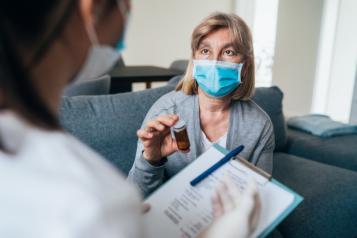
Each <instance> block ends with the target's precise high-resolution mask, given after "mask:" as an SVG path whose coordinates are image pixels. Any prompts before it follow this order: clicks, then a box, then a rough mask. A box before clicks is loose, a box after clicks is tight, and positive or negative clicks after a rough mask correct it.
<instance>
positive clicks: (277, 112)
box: [252, 86, 287, 151]
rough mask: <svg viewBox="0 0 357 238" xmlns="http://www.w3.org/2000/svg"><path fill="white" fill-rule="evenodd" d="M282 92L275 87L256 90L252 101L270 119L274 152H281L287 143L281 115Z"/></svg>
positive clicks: (284, 125) (283, 119) (283, 120)
mask: <svg viewBox="0 0 357 238" xmlns="http://www.w3.org/2000/svg"><path fill="white" fill-rule="evenodd" d="M283 96H284V94H283V92H282V91H281V90H280V89H279V88H278V87H276V86H273V87H268V88H265V87H259V88H256V90H255V93H254V95H253V98H252V99H253V101H254V102H256V103H257V104H258V105H259V106H260V107H261V108H262V109H263V110H264V111H265V112H266V113H267V114H268V115H269V117H270V119H271V121H272V123H273V126H274V134H275V151H283V150H284V149H285V146H286V142H287V134H286V131H287V129H286V123H285V118H284V114H283Z"/></svg>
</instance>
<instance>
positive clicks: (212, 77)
mask: <svg viewBox="0 0 357 238" xmlns="http://www.w3.org/2000/svg"><path fill="white" fill-rule="evenodd" d="M242 67H243V64H236V63H232V62H228V61H216V60H194V61H193V78H194V79H195V80H196V82H197V83H198V85H199V87H200V88H201V89H202V90H203V91H204V92H205V93H206V94H208V95H209V96H211V97H214V98H221V97H224V96H227V95H228V94H230V93H231V92H233V91H234V90H236V89H237V88H238V86H239V84H240V83H241V70H242Z"/></svg>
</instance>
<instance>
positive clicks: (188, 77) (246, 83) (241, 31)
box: [176, 12, 255, 100]
mask: <svg viewBox="0 0 357 238" xmlns="http://www.w3.org/2000/svg"><path fill="white" fill-rule="evenodd" d="M224 28H226V29H228V30H229V32H230V33H231V36H232V39H233V42H232V44H233V47H234V48H235V50H236V51H238V53H240V54H242V55H243V63H244V64H243V68H242V71H241V84H240V85H239V87H238V89H237V90H236V91H235V92H234V93H233V96H232V99H234V100H247V99H249V98H250V97H251V96H252V94H253V92H254V85H255V73H254V71H255V69H254V68H255V66H254V51H253V41H252V35H251V32H250V30H249V27H248V26H247V24H246V23H245V22H244V21H243V19H242V18H240V17H239V16H237V15H235V14H225V13H221V12H216V13H213V14H211V15H210V16H208V17H207V18H205V19H204V20H203V21H202V22H201V23H200V24H199V25H198V26H197V27H196V28H195V29H194V31H193V33H192V40H191V51H192V52H191V57H190V60H189V63H188V66H187V69H186V73H185V75H184V77H183V79H182V80H181V81H180V82H179V83H178V85H177V87H176V91H179V90H182V91H183V92H184V93H185V94H187V95H192V94H197V83H196V80H194V78H193V75H192V70H193V62H192V60H193V57H194V54H195V52H196V51H197V50H198V47H199V45H200V43H201V41H202V40H203V39H204V38H205V37H206V36H207V35H209V34H211V33H213V32H215V31H217V30H220V29H224Z"/></svg>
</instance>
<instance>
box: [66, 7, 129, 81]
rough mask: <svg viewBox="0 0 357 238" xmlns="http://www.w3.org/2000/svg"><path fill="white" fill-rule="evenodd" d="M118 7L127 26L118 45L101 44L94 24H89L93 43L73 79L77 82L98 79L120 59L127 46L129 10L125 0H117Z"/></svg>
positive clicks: (88, 31)
mask: <svg viewBox="0 0 357 238" xmlns="http://www.w3.org/2000/svg"><path fill="white" fill-rule="evenodd" d="M117 4H118V8H119V11H120V13H121V15H122V16H123V18H124V19H123V20H124V21H125V26H124V30H123V33H122V34H121V37H120V39H119V40H118V42H117V44H116V47H112V46H110V45H105V44H100V43H99V41H98V36H97V34H96V32H95V28H94V25H93V24H91V25H87V26H86V31H87V33H88V37H89V39H90V41H91V43H92V46H91V48H90V49H89V53H88V55H87V58H86V60H85V62H84V64H83V65H82V68H81V69H80V71H79V73H78V74H77V76H76V78H75V79H74V80H73V81H74V82H75V83H77V82H81V81H85V80H90V79H96V78H98V77H99V76H102V75H103V74H106V73H108V71H109V70H110V69H111V68H112V67H113V66H114V65H115V63H116V62H117V61H118V59H119V58H120V57H121V53H122V51H123V50H124V48H125V43H124V37H125V32H126V28H127V24H128V19H129V11H128V9H127V7H126V5H125V2H124V0H117Z"/></svg>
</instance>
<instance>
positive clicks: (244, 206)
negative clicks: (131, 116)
mask: <svg viewBox="0 0 357 238" xmlns="http://www.w3.org/2000/svg"><path fill="white" fill-rule="evenodd" d="M212 202H213V215H214V222H213V224H212V226H211V227H210V228H208V230H207V231H206V232H205V234H204V235H203V236H204V237H205V238H220V237H225V238H246V237H249V236H250V235H251V234H252V233H253V231H254V230H255V228H256V226H257V223H258V218H259V215H260V208H261V204H260V201H259V196H258V192H257V185H256V183H255V181H254V180H251V181H249V182H248V185H247V187H246V188H245V190H244V191H243V192H240V191H239V189H238V188H237V186H236V185H234V184H233V183H232V182H231V181H227V182H225V184H223V186H221V187H220V188H218V189H217V192H216V194H215V195H214V196H213V198H212Z"/></svg>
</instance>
